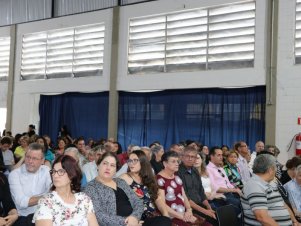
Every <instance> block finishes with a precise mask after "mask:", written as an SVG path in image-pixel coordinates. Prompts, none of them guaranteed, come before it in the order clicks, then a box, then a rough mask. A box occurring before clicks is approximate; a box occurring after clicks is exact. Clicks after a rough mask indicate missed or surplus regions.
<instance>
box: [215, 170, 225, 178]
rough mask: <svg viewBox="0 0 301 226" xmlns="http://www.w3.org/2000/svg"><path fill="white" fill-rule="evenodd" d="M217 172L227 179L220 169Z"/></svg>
mask: <svg viewBox="0 0 301 226" xmlns="http://www.w3.org/2000/svg"><path fill="white" fill-rule="evenodd" d="M217 171H218V172H219V173H220V175H221V176H222V177H225V174H224V173H223V172H222V171H221V170H220V169H218V170H217Z"/></svg>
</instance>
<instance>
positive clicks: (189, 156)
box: [184, 155, 197, 160]
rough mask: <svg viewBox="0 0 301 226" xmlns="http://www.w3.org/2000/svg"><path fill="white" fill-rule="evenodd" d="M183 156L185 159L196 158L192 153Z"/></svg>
mask: <svg viewBox="0 0 301 226" xmlns="http://www.w3.org/2000/svg"><path fill="white" fill-rule="evenodd" d="M184 157H185V158H187V159H192V160H194V159H196V158H197V157H196V156H194V155H184Z"/></svg>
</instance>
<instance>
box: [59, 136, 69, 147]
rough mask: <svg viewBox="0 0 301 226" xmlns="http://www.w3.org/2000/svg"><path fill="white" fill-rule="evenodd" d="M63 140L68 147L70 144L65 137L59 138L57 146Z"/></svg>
mask: <svg viewBox="0 0 301 226" xmlns="http://www.w3.org/2000/svg"><path fill="white" fill-rule="evenodd" d="M61 140H62V141H64V143H65V145H67V143H68V142H67V141H66V138H65V137H59V138H57V141H56V142H57V144H59V142H60V141H61Z"/></svg>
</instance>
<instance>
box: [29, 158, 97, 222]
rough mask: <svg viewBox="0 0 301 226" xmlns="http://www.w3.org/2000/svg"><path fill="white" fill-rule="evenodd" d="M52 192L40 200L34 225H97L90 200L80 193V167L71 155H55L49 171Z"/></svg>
mask: <svg viewBox="0 0 301 226" xmlns="http://www.w3.org/2000/svg"><path fill="white" fill-rule="evenodd" d="M50 174H51V177H52V183H53V185H52V187H51V192H50V193H48V194H47V195H46V196H44V197H43V198H41V199H40V200H39V204H38V207H37V210H36V212H35V214H34V217H33V221H35V225H36V226H71V225H72V226H98V223H97V220H96V216H95V214H94V209H93V204H92V201H91V199H90V198H89V197H88V196H87V195H86V194H85V193H82V192H80V185H81V184H80V181H81V177H82V174H81V170H80V168H79V166H78V164H77V162H76V160H75V159H74V158H72V157H71V156H68V155H62V156H60V157H58V158H57V159H56V160H55V161H54V163H53V166H52V169H51V170H50Z"/></svg>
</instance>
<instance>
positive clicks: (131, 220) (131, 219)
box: [125, 216, 140, 226]
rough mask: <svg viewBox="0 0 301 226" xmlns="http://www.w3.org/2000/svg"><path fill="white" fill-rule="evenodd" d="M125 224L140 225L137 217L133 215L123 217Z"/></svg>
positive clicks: (130, 225) (129, 225) (127, 225)
mask: <svg viewBox="0 0 301 226" xmlns="http://www.w3.org/2000/svg"><path fill="white" fill-rule="evenodd" d="M125 224H126V226H139V225H140V224H139V222H138V220H137V218H136V217H133V216H128V217H127V218H126V219H125Z"/></svg>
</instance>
